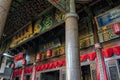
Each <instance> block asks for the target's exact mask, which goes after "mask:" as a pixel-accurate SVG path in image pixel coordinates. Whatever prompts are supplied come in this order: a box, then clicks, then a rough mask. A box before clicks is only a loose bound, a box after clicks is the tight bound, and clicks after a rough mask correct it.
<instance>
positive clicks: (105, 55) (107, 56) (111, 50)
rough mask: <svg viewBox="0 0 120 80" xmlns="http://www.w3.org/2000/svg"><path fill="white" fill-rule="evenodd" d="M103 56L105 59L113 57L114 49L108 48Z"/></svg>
mask: <svg viewBox="0 0 120 80" xmlns="http://www.w3.org/2000/svg"><path fill="white" fill-rule="evenodd" d="M102 54H103V56H104V57H106V58H109V57H111V56H112V55H113V49H112V48H107V49H104V50H102Z"/></svg>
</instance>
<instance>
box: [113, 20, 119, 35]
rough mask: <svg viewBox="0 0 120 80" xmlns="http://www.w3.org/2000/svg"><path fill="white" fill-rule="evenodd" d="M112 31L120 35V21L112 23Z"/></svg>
mask: <svg viewBox="0 0 120 80" xmlns="http://www.w3.org/2000/svg"><path fill="white" fill-rule="evenodd" d="M113 31H114V33H115V34H116V35H120V22H119V23H115V24H113Z"/></svg>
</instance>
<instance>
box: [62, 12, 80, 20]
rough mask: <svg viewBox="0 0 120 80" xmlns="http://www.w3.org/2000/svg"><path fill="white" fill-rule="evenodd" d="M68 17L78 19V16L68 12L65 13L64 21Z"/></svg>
mask: <svg viewBox="0 0 120 80" xmlns="http://www.w3.org/2000/svg"><path fill="white" fill-rule="evenodd" d="M69 17H75V18H77V19H79V16H78V14H77V13H75V12H69V13H66V14H65V18H64V19H65V20H66V19H67V18H69Z"/></svg>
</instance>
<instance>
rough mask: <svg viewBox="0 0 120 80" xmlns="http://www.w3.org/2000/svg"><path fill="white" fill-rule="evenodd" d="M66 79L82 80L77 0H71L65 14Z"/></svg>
mask: <svg viewBox="0 0 120 80" xmlns="http://www.w3.org/2000/svg"><path fill="white" fill-rule="evenodd" d="M65 29H66V30H65V33H66V36H65V37H66V39H65V40H66V42H65V44H66V45H65V49H66V75H67V76H66V80H80V75H81V74H80V58H79V56H80V54H79V41H78V40H79V38H78V15H77V13H76V10H75V0H70V12H68V13H66V16H65Z"/></svg>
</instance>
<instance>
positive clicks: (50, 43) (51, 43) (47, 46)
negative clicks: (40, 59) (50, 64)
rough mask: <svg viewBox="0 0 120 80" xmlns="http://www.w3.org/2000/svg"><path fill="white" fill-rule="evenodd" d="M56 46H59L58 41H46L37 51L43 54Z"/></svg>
mask: <svg viewBox="0 0 120 80" xmlns="http://www.w3.org/2000/svg"><path fill="white" fill-rule="evenodd" d="M58 46H61V42H60V40H59V39H54V40H50V41H48V42H47V43H46V44H43V45H40V47H39V49H40V52H43V51H46V50H48V49H52V48H54V47H58Z"/></svg>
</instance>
